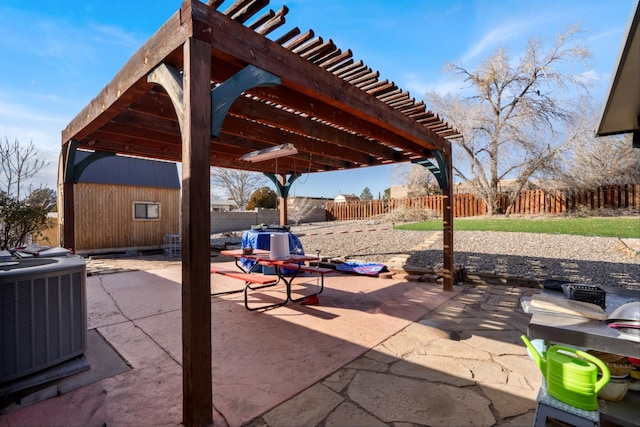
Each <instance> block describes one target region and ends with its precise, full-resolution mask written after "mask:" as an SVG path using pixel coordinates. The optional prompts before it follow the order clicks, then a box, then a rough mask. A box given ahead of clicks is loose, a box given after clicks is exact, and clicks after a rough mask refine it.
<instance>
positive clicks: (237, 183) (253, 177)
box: [211, 168, 266, 210]
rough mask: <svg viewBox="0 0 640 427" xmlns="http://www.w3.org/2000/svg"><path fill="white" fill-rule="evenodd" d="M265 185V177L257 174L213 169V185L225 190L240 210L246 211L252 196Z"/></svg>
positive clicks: (236, 170)
mask: <svg viewBox="0 0 640 427" xmlns="http://www.w3.org/2000/svg"><path fill="white" fill-rule="evenodd" d="M265 183H266V179H265V177H264V176H263V175H261V174H259V173H256V172H249V171H243V170H238V169H226V168H212V169H211V184H212V185H214V186H219V187H221V188H223V189H224V190H225V191H226V192H227V195H228V196H229V197H230V198H231V200H233V202H234V203H235V204H236V206H237V207H238V209H240V210H244V208H245V206H246V205H247V203H248V202H249V198H250V197H251V194H253V192H254V191H256V190H257V189H258V188H260V187H262V186H263V185H265Z"/></svg>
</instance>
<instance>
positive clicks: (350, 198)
mask: <svg viewBox="0 0 640 427" xmlns="http://www.w3.org/2000/svg"><path fill="white" fill-rule="evenodd" d="M333 200H334V201H335V202H342V201H354V200H360V197H358V196H356V195H355V194H338V195H337V196H336V198H335V199H333Z"/></svg>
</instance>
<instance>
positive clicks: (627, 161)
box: [552, 104, 640, 191]
mask: <svg viewBox="0 0 640 427" xmlns="http://www.w3.org/2000/svg"><path fill="white" fill-rule="evenodd" d="M583 105H584V107H583V108H582V109H581V114H580V115H579V117H580V118H581V120H580V121H578V122H576V123H575V126H576V127H575V128H574V130H573V132H572V133H573V134H575V135H581V138H580V140H579V142H578V143H577V144H575V145H574V148H573V150H571V151H570V152H569V153H567V155H565V156H564V157H563V162H562V165H561V167H560V168H558V169H557V170H556V171H555V173H554V174H553V176H552V178H553V179H554V187H555V188H569V189H574V190H578V191H579V190H585V189H594V188H597V187H599V186H602V185H619V184H634V183H638V182H640V163H638V161H637V159H636V157H635V154H634V152H633V147H632V144H631V135H630V134H628V135H625V136H620V135H614V136H605V137H596V136H595V133H594V131H593V129H595V128H596V126H597V123H598V120H599V115H597V114H596V113H595V109H594V108H592V107H590V106H589V105H588V104H583Z"/></svg>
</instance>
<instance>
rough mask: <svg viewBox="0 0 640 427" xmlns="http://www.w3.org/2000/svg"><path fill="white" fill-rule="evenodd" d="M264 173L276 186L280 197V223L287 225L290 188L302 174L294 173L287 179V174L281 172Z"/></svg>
mask: <svg viewBox="0 0 640 427" xmlns="http://www.w3.org/2000/svg"><path fill="white" fill-rule="evenodd" d="M264 175H265V176H266V177H267V178H269V179H270V180H271V181H273V183H274V184H275V186H276V193H277V195H278V198H279V199H280V225H287V219H288V217H289V213H288V212H287V198H288V197H289V190H291V186H292V185H293V183H294V182H295V180H296V179H298V178H300V177H301V176H302V174H300V173H292V174H291V175H289V178H288V179H287V175H286V174H280V175H279V176H277V175H276V174H274V173H267V172H265V173H264Z"/></svg>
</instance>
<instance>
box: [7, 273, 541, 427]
mask: <svg viewBox="0 0 640 427" xmlns="http://www.w3.org/2000/svg"><path fill="white" fill-rule="evenodd" d="M221 261H222V260H221ZM225 262H226V263H228V264H229V265H227V266H226V267H227V268H233V263H232V262H229V261H225ZM401 276H402V275H396V276H394V278H393V279H381V278H370V277H362V276H354V275H345V274H330V275H328V276H327V277H326V279H325V290H324V292H323V293H322V294H321V296H320V303H319V305H315V306H303V305H300V304H296V303H290V304H287V305H286V306H284V307H281V308H277V309H273V310H269V311H257V312H249V311H247V310H246V309H245V308H244V305H243V303H244V302H243V296H242V294H230V295H225V296H217V297H212V299H211V310H212V314H213V327H212V341H213V359H212V370H213V381H214V384H213V395H214V397H213V403H214V407H215V411H216V413H215V414H214V424H215V425H218V426H240V425H247V424H248V425H252V426H266V425H268V426H302V425H305V426H312V425H322V426H364V425H370V426H378V425H380V426H382V425H394V426H409V425H414V426H416V425H417V426H419V425H429V426H452V427H453V426H494V425H513V426H520V425H531V424H532V420H533V415H534V410H535V398H536V394H537V389H538V386H539V384H540V380H541V375H540V374H539V371H538V369H537V367H536V365H535V364H534V363H533V362H532V361H531V360H530V359H529V358H528V357H527V355H526V350H525V347H524V345H523V344H522V343H521V341H520V338H519V336H520V335H521V334H522V333H523V332H525V330H526V325H527V322H528V316H527V315H526V314H524V313H522V311H521V309H520V308H519V303H518V301H519V298H520V296H521V294H522V293H523V292H524V293H526V294H528V295H529V294H531V293H534V292H537V290H535V289H533V288H523V289H518V288H510V287H505V286H492V287H484V286H476V287H466V286H464V287H463V286H456V289H455V291H454V292H444V291H442V289H441V286H440V285H436V284H428V283H423V282H410V281H407V280H406V279H405V278H404V277H401ZM180 277H181V269H180V267H170V268H164V269H156V270H148V271H132V272H124V273H118V274H107V275H97V276H92V277H88V279H87V300H88V327H89V330H90V336H91V337H93V338H92V339H90V340H89V347H90V348H89V351H88V352H87V358H88V359H89V362H90V363H91V366H92V367H91V371H94V370H96V369H99V368H100V365H101V360H103V359H104V360H106V357H107V353H111V351H110V348H113V349H115V352H116V353H115V354H116V355H119V356H120V357H121V359H124V361H125V362H126V364H124V363H123V360H120V358H116V359H118V361H114V362H113V363H118V362H119V363H120V366H124V367H125V369H120V370H119V371H117V372H119V373H115V374H113V375H111V376H107V377H105V378H102V379H93V380H92V379H87V378H91V376H90V372H89V373H81V374H78V375H77V376H78V378H79V379H78V380H76V381H74V380H73V379H67V380H66V383H65V384H66V385H65V386H64V387H61V386H60V385H59V384H58V385H50V386H49V387H47V388H46V389H44V390H41V391H40V392H39V393H34V394H33V395H32V396H29V397H26V398H25V399H23V400H22V401H21V402H20V404H13V405H12V406H11V407H10V408H8V409H10V411H9V412H8V413H4V414H3V415H0V426H16V425H42V426H53V425H60V426H62V425H64V426H88V425H93V426H101V425H107V426H115V425H117V426H125V425H128V426H142V425H154V426H158V425H179V424H180V423H181V421H182V366H181V361H182V348H181V306H180V304H181V303H180V301H181V300H180V298H181V293H180ZM298 282H299V283H302V285H300V286H299V287H296V288H297V289H296V290H297V291H299V292H303V293H312V292H314V290H315V287H316V285H317V283H316V279H315V278H313V277H304V278H299V279H297V280H296V283H298ZM239 284H241V283H238V281H235V280H233V279H228V278H223V277H219V276H215V277H214V278H212V290H213V291H220V290H224V289H229V288H231V287H236V288H237V287H238V285H239ZM281 292H282V290H281V289H278V288H277V287H276V288H270V290H260V291H256V292H254V294H253V295H254V298H255V302H260V301H261V302H268V301H271V300H272V299H273V298H277V297H280V295H277V294H278V293H281ZM100 339H103V340H104V342H106V343H107V344H108V346H104V342H103V343H102V344H101V345H103V347H104V348H106V349H107V350H108V351H103V350H100V352H102V354H95V352H93V353H92V351H91V350H92V348H91V347H94V346H95V345H96V344H92V342H93V343H100ZM109 346H110V347H109ZM102 363H104V362H102ZM127 365H128V366H127ZM129 367H130V368H129ZM105 375H108V374H105ZM83 376H84V377H85V379H82V378H81V377H83ZM94 377H95V376H94ZM49 396H52V397H49ZM47 397H49V398H47ZM41 399H44V400H42V401H39V402H38V400H41ZM31 402H34V403H31ZM30 403H31V404H30ZM5 410H6V409H5Z"/></svg>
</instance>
